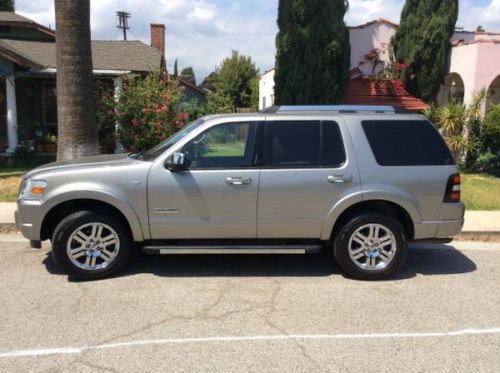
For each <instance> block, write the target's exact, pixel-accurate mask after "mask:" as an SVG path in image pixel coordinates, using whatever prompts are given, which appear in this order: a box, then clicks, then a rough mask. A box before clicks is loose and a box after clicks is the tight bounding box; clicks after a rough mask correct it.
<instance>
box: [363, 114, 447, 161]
mask: <svg viewBox="0 0 500 373" xmlns="http://www.w3.org/2000/svg"><path fill="white" fill-rule="evenodd" d="M362 126H363V129H364V131H365V134H366V137H367V138H368V142H369V143H370V147H371V149H372V152H373V155H374V156H375V159H376V160H377V163H378V164H379V165H381V166H441V165H451V164H455V161H454V160H453V156H452V155H451V152H450V150H449V149H448V147H447V146H446V143H445V142H444V140H443V138H442V137H441V135H440V134H439V132H438V131H437V130H436V129H435V128H434V126H433V125H432V124H431V123H430V122H428V121H424V120H416V121H396V120H386V121H383V120H369V121H363V122H362Z"/></svg>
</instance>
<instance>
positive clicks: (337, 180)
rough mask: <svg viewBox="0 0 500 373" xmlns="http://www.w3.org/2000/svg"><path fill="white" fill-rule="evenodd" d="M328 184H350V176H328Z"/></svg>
mask: <svg viewBox="0 0 500 373" xmlns="http://www.w3.org/2000/svg"><path fill="white" fill-rule="evenodd" d="M328 182H329V183H331V184H347V183H352V176H351V175H330V176H328Z"/></svg>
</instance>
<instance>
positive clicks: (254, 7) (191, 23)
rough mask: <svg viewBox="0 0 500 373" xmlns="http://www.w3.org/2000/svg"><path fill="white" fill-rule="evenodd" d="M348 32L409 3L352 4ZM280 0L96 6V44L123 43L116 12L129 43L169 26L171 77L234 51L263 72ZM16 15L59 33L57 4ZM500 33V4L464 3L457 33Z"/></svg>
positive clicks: (108, 0)
mask: <svg viewBox="0 0 500 373" xmlns="http://www.w3.org/2000/svg"><path fill="white" fill-rule="evenodd" d="M349 4H350V9H349V12H348V13H347V15H346V22H347V24H348V25H349V26H355V25H360V24H363V23H366V22H369V21H371V20H374V19H377V18H385V19H388V20H390V21H393V22H399V16H400V13H401V9H402V7H403V4H404V0H350V1H349ZM277 8H278V0H91V28H92V39H95V40H102V39H107V40H109V39H111V40H120V38H122V35H121V31H120V30H118V29H117V28H116V24H117V19H116V11H118V10H124V11H127V12H129V13H131V15H132V18H131V19H130V20H129V25H130V27H131V30H130V32H129V39H136V40H141V41H143V42H145V43H147V44H149V43H150V40H149V38H150V30H149V24H150V23H164V24H165V25H166V32H167V35H166V38H167V42H166V58H167V66H168V67H169V69H170V71H171V69H172V66H173V65H174V61H175V60H176V59H178V61H179V70H180V69H181V68H183V67H186V66H192V67H193V68H194V70H195V73H196V77H197V81H198V83H201V81H202V80H203V78H204V77H205V76H206V75H208V74H209V73H210V72H211V71H213V70H214V68H215V67H216V66H218V65H219V64H220V62H221V61H222V60H223V59H224V58H225V57H227V56H229V55H230V54H231V50H233V49H235V50H238V51H239V52H240V53H243V54H246V55H249V56H251V57H252V58H253V60H254V61H255V62H256V64H257V67H258V68H259V69H260V71H261V72H264V71H266V70H268V69H270V68H271V67H273V66H274V56H275V47H274V43H275V36H276V32H277V26H276V18H277ZM16 11H17V12H18V13H19V14H21V15H23V16H25V17H28V18H30V19H33V20H34V21H36V22H38V23H41V24H43V25H45V26H50V27H52V28H54V26H55V17H54V1H53V0H37V1H33V0H16ZM478 25H482V26H483V27H484V28H485V29H486V31H499V32H500V0H460V16H459V20H458V22H457V27H464V28H465V29H466V30H474V29H475V28H476V27H477V26H478Z"/></svg>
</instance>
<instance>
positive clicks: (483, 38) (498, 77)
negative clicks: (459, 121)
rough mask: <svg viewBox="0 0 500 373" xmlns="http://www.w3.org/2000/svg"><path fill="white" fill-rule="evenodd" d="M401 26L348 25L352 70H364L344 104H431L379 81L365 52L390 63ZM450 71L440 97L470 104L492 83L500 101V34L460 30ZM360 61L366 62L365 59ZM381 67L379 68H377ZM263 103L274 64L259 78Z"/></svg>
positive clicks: (492, 96)
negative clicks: (366, 58)
mask: <svg viewBox="0 0 500 373" xmlns="http://www.w3.org/2000/svg"><path fill="white" fill-rule="evenodd" d="M397 28H398V25H397V24H395V23H393V22H390V21H388V20H385V19H377V20H374V21H371V22H368V23H366V24H363V25H360V26H355V27H349V34H350V43H351V69H359V71H358V73H359V75H358V76H357V79H352V80H351V81H350V82H349V85H348V87H347V90H346V93H345V96H344V103H345V104H368V105H370V104H372V105H377V104H384V105H393V106H394V107H396V108H398V109H400V110H404V111H419V110H421V109H423V108H425V107H427V104H426V103H424V102H423V101H421V100H419V99H418V98H416V97H413V96H411V95H410V94H408V93H407V92H405V91H404V90H398V91H395V90H394V89H391V87H390V86H388V84H387V82H381V83H378V84H377V83H375V82H373V80H371V79H369V78H370V76H372V75H373V69H374V66H373V63H371V62H368V63H367V62H366V61H364V57H365V56H366V55H367V54H369V53H370V52H371V51H373V50H376V49H377V50H379V51H382V53H380V54H379V57H380V59H381V60H382V61H383V62H386V63H387V62H389V59H390V58H389V50H388V49H389V48H388V46H389V45H390V42H391V39H392V37H393V36H394V35H395V33H396V30H397ZM450 43H451V54H450V61H449V67H448V72H447V74H446V77H445V79H444V82H443V84H442V86H441V89H440V92H439V94H438V97H437V101H438V103H440V104H444V103H446V102H447V101H448V100H449V99H450V97H452V96H453V97H454V98H455V99H457V100H459V101H461V102H464V103H469V102H470V100H471V99H472V96H473V94H474V92H475V91H477V90H478V89H481V88H483V87H484V88H487V89H488V93H489V100H490V102H489V103H500V65H499V64H498V62H496V61H498V60H499V59H500V34H498V33H490V32H472V31H457V32H455V34H454V35H453V37H452V38H451V41H450ZM360 62H361V64H360ZM375 70H377V67H375ZM259 88H260V90H259V101H260V103H259V107H260V109H264V108H266V107H269V106H272V105H274V69H271V70H269V71H266V72H265V73H264V74H263V75H262V76H261V79H260V82H259Z"/></svg>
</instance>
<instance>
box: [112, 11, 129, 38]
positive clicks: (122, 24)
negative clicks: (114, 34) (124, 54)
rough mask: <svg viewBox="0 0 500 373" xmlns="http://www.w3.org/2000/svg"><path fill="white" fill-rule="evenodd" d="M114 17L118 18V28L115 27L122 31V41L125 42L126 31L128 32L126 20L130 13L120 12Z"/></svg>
mask: <svg viewBox="0 0 500 373" xmlns="http://www.w3.org/2000/svg"><path fill="white" fill-rule="evenodd" d="M116 15H117V16H118V26H116V27H118V28H119V29H122V30H123V40H124V41H127V30H130V27H129V26H128V19H129V18H130V17H131V16H130V13H127V12H123V11H120V12H116Z"/></svg>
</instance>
